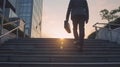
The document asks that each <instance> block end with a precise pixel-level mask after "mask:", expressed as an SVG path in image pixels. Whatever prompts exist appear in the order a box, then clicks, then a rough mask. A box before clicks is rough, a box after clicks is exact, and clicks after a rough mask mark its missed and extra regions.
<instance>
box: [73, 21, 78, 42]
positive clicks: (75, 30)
mask: <svg viewBox="0 0 120 67" xmlns="http://www.w3.org/2000/svg"><path fill="white" fill-rule="evenodd" d="M72 21H73V34H74V38H75V40H78V39H79V37H78V32H77V27H78V23H77V20H76V19H73V20H72Z"/></svg>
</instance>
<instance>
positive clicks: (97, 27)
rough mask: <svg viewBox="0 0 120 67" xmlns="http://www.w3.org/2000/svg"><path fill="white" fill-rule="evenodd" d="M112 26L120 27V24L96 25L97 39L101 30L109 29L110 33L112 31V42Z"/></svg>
mask: <svg viewBox="0 0 120 67" xmlns="http://www.w3.org/2000/svg"><path fill="white" fill-rule="evenodd" d="M100 25H101V26H100ZM105 26H107V27H105ZM112 26H119V27H120V24H113V23H109V24H108V23H98V22H97V23H96V24H94V25H93V27H95V30H96V37H98V32H99V30H100V29H102V28H107V29H108V31H110V40H112V32H111V31H112V30H113V29H112ZM106 34H107V33H106Z"/></svg>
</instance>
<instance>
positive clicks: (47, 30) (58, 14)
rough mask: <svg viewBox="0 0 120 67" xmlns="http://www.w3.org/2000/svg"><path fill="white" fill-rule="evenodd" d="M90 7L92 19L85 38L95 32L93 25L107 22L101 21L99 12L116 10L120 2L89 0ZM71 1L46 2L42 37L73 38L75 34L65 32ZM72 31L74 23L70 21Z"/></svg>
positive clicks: (118, 0) (115, 0)
mask: <svg viewBox="0 0 120 67" xmlns="http://www.w3.org/2000/svg"><path fill="white" fill-rule="evenodd" d="M87 1H88V5H89V12H90V18H89V23H88V24H86V26H85V28H86V30H85V33H86V34H85V35H86V36H85V38H87V36H88V35H89V34H90V33H92V32H93V31H95V29H94V28H93V26H92V25H93V24H95V23H96V22H107V21H103V20H101V16H100V15H99V12H100V11H101V10H103V9H108V10H111V9H115V8H117V7H119V6H120V5H119V3H120V0H102V1H101V0H87ZM68 3H69V0H52V1H51V0H44V5H43V6H44V7H43V23H42V26H43V27H42V37H50V38H73V34H72V33H71V34H68V33H67V32H66V31H65V30H64V20H65V16H66V11H67V7H68ZM69 23H70V26H71V30H72V22H71V19H69Z"/></svg>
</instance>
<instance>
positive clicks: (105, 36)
mask: <svg viewBox="0 0 120 67" xmlns="http://www.w3.org/2000/svg"><path fill="white" fill-rule="evenodd" d="M96 39H102V40H109V41H111V42H117V43H118V44H120V28H116V29H113V30H109V29H108V28H102V29H100V30H99V32H98V34H97V36H96Z"/></svg>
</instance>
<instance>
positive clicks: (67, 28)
mask: <svg viewBox="0 0 120 67" xmlns="http://www.w3.org/2000/svg"><path fill="white" fill-rule="evenodd" d="M64 28H65V30H66V31H67V32H68V33H71V29H70V24H69V23H68V22H67V21H64Z"/></svg>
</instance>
